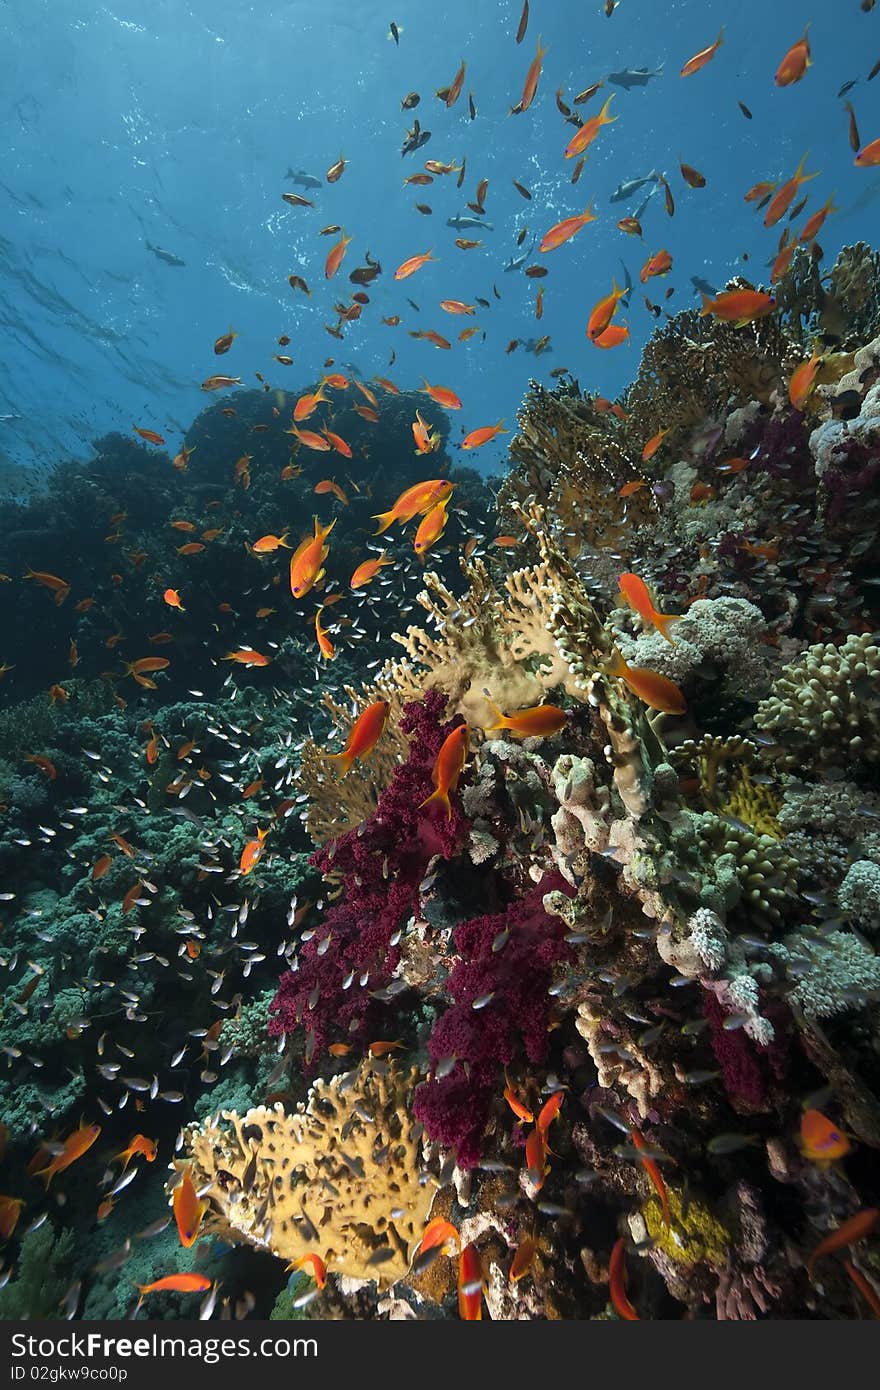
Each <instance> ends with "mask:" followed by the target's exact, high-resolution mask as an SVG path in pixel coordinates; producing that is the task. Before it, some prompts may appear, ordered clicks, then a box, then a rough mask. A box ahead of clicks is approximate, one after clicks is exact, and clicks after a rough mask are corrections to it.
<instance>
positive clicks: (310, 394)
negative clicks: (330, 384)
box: [293, 383, 327, 424]
mask: <svg viewBox="0 0 880 1390" xmlns="http://www.w3.org/2000/svg"><path fill="white" fill-rule="evenodd" d="M322 385H323V383H322ZM326 400H327V397H326V396H325V395H324V392H323V391H322V390H321V387H320V386H319V387H318V389H317V391H307V392H306V394H305V395H304V396H300V398H299V400H298V401H297V403H296V405H295V406H294V407H293V418H294V420H296V422H297V424H298V423H299V421H300V420H307V419H308V418H309V416H310V415H311V414H312V413H313V412H314V411H315V410H317V408H318V406H319V405H320V403H321V401H326Z"/></svg>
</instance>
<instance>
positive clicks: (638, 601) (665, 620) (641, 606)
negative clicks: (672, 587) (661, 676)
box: [618, 574, 682, 647]
mask: <svg viewBox="0 0 880 1390" xmlns="http://www.w3.org/2000/svg"><path fill="white" fill-rule="evenodd" d="M618 582H619V584H620V592H621V594H622V596H623V598H624V599H625V600H626V602H627V603H628V604H629V606H630V608H632V609H633V610H634V612H636V613H638V615H639V617H640V618H644V620H645V622H646V623H651V624H652V626H654V627H656V629H657V631H658V632H660V633H662V634H663V636H664V637H665V638H666V640H667V642H668V643H669V644H670V646H673V647H674V646H675V645H676V644H675V642H673V640H672V638H671V637H670V636H669V631H668V629H669V624H670V623H677V622H678V620H679V618H680V617H681V616H682V615H681V614H680V613H659V612H658V611H657V609H656V608H655V607H654V604H653V602H652V599H651V595H650V593H649V592H648V586H647V584H646V583H645V581H644V579H640V578H639V576H638V575H637V574H622V575H621V576H620V579H619V581H618Z"/></svg>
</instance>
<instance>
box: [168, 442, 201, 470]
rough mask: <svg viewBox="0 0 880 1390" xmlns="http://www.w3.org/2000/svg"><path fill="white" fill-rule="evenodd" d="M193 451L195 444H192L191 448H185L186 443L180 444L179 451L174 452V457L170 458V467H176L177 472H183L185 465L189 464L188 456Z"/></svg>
mask: <svg viewBox="0 0 880 1390" xmlns="http://www.w3.org/2000/svg"><path fill="white" fill-rule="evenodd" d="M195 451H196V446H195V444H194V445H193V446H192V448H191V449H187V447H186V445H185V444H182V445H181V446H180V453H179V454H175V455H174V458H173V459H172V460H171V466H172V468H176V469H177V471H178V473H183V472H185V470H186V468H187V466H188V465H189V460H190V456H191V455H192V454H194V453H195Z"/></svg>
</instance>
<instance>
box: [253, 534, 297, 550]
mask: <svg viewBox="0 0 880 1390" xmlns="http://www.w3.org/2000/svg"><path fill="white" fill-rule="evenodd" d="M289 535H290V532H289V531H285V532H284V535H283V536H273V535H268V536H261V537H260V539H259V540H258V541H254V543H253V545H252V546H251V550H252V551H253V552H254V554H255V555H272V554H274V552H275V551H276V550H280V549H281V547H282V546H283V547H284V549H285V550H290V546H289V545H288V544H287V537H288V536H289Z"/></svg>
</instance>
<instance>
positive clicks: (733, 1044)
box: [703, 989, 767, 1113]
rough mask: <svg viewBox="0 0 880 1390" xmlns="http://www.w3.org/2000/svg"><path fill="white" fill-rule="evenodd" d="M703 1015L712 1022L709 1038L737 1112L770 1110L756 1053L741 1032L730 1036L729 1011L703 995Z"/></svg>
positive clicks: (709, 994)
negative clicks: (726, 1024) (726, 1020)
mask: <svg viewBox="0 0 880 1390" xmlns="http://www.w3.org/2000/svg"><path fill="white" fill-rule="evenodd" d="M703 1012H704V1014H705V1015H706V1018H707V1019H708V1020H709V1038H710V1041H711V1043H712V1051H713V1052H714V1053H715V1060H716V1061H717V1063H718V1066H719V1068H720V1069H721V1081H722V1084H723V1086H724V1089H725V1091H726V1092H727V1095H728V1098H729V1100H730V1103H731V1105H732V1106H733V1108H734V1110H739V1111H744V1112H746V1113H755V1112H757V1111H761V1110H766V1109H767V1084H766V1082H765V1080H764V1073H763V1071H762V1068H761V1066H760V1064H759V1062H758V1057H757V1053H756V1051H755V1048H754V1046H753V1045H752V1044H751V1043H750V1041H749V1039H748V1038H747V1037H745V1035H744V1034H743V1030H742V1029H741V1028H738V1029H736V1030H735V1031H734V1032H728V1031H727V1030H726V1029H725V1027H724V1020H725V1019H726V1018H727V1017H728V1016H729V1015H728V1013H727V1010H726V1009H725V1008H724V1006H723V1004H722V1003H721V1002H720V1000H719V999H717V998H716V996H715V994H714V993H713V992H712V991H711V990H709V989H706V990H704V991H703Z"/></svg>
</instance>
